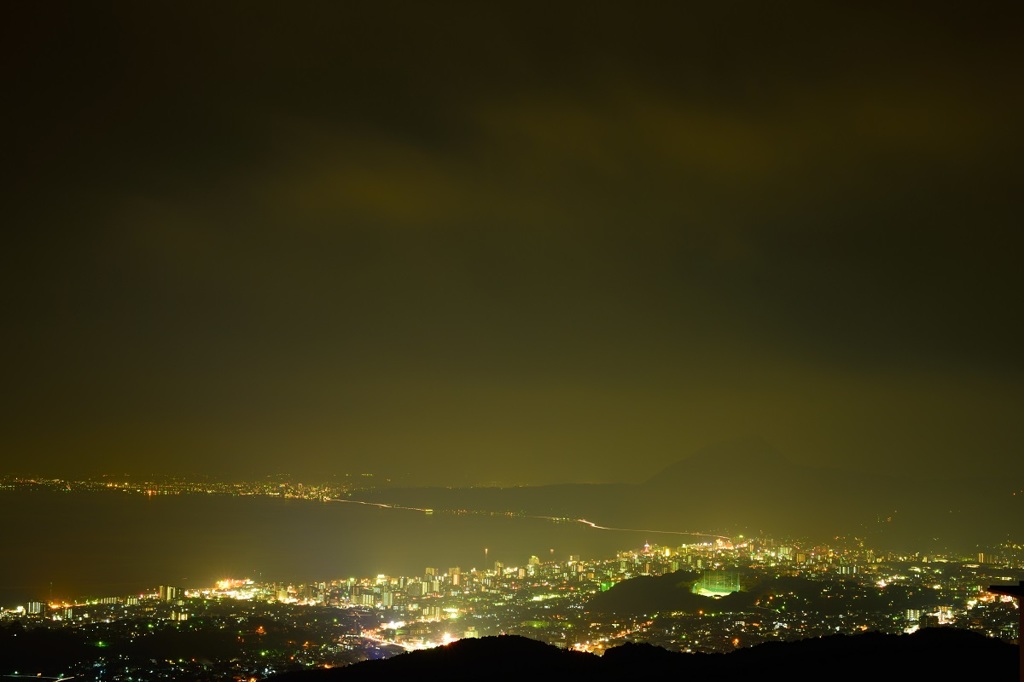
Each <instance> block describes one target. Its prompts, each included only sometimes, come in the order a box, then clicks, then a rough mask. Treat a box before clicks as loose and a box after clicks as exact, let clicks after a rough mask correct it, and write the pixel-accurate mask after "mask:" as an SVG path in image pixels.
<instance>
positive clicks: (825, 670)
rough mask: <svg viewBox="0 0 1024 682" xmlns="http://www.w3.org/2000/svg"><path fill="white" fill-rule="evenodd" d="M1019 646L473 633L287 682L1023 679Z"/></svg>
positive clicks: (961, 641) (964, 640) (870, 638)
mask: <svg viewBox="0 0 1024 682" xmlns="http://www.w3.org/2000/svg"><path fill="white" fill-rule="evenodd" d="M1017 665H1018V664H1017V647H1015V646H1013V645H1012V644H1008V643H1006V642H1003V641H1000V640H996V639H990V638H986V637H984V636H983V635H979V634H976V633H971V632H966V631H963V630H954V629H949V628H934V629H926V630H921V631H919V632H917V633H914V634H913V635H887V634H880V633H866V634H863V635H855V636H846V635H835V636H832V637H825V638H821V639H809V640H803V641H800V642H790V643H775V642H773V643H769V644H763V645H760V646H756V647H752V648H749V649H740V650H737V651H735V652H733V653H729V654H684V653H672V652H669V651H667V650H665V649H661V648H658V647H654V646H651V645H648V644H625V645H623V646H620V647H616V648H614V649H610V650H608V651H607V652H606V653H605V654H604V656H601V657H598V656H594V655H592V654H585V653H580V652H576V651H568V650H564V649H559V648H557V647H554V646H550V645H547V644H542V643H540V642H536V641H533V640H530V639H526V638H523V637H514V636H502V637H484V638H483V639H464V640H460V641H458V642H455V643H453V644H451V645H449V646H447V647H441V648H437V649H430V650H426V651H418V652H413V653H408V654H402V655H399V656H395V657H393V658H390V659H387V660H381V661H366V662H363V663H357V664H355V665H352V666H349V667H345V668H335V669H332V670H320V671H303V672H296V673H288V674H284V675H281V676H277V677H274V678H272V679H274V680H277V681H279V682H318V681H323V682H327V681H328V680H339V681H346V682H347V681H349V680H393V679H409V680H524V679H579V680H624V679H656V678H654V677H653V676H667V677H664V678H661V679H679V680H698V679H713V680H720V681H722V682H731V681H733V680H736V681H739V680H743V681H748V680H752V679H765V678H771V677H775V676H781V677H784V678H785V679H787V680H790V681H791V682H799V681H800V680H808V681H811V680H813V681H815V682H820V681H821V680H829V681H840V682H842V681H845V680H849V681H850V682H854V681H857V682H861V681H862V680H864V679H871V680H876V681H879V682H881V681H886V680H893V681H897V680H899V681H904V680H911V679H919V680H932V681H935V682H943V681H946V680H948V681H950V682H953V681H956V682H963V681H965V680H989V681H992V682H997V681H999V680H1005V681H1006V682H1010V681H1012V680H1015V679H1017V673H1018V670H1017Z"/></svg>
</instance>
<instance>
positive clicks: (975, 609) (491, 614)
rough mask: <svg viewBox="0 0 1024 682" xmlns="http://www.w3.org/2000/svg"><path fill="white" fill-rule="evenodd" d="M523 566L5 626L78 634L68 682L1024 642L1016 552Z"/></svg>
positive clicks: (268, 585) (657, 555)
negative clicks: (463, 650)
mask: <svg viewBox="0 0 1024 682" xmlns="http://www.w3.org/2000/svg"><path fill="white" fill-rule="evenodd" d="M524 559H525V560H524V561H523V563H522V564H521V565H517V566H506V565H502V564H501V563H500V562H496V563H494V564H493V565H490V566H487V567H485V568H461V567H448V568H444V569H442V568H438V567H427V568H425V569H424V570H423V572H422V573H421V574H419V575H413V576H398V577H396V576H387V575H377V576H372V577H363V578H347V579H336V580H319V581H310V582H307V583H301V584H294V583H273V582H256V581H253V580H250V579H226V580H223V581H221V582H219V583H218V584H216V585H213V586H211V587H209V588H205V589H196V590H180V589H178V588H176V587H174V586H170V585H165V586H162V587H160V588H159V589H158V590H154V591H153V592H152V593H151V594H145V595H134V596H129V597H107V598H104V599H91V600H82V601H81V603H76V604H44V603H41V602H38V601H36V602H30V603H28V604H26V605H23V606H19V607H17V608H14V609H7V610H4V611H3V612H2V613H0V625H2V626H4V627H5V628H8V629H9V628H11V627H14V626H15V625H16V626H17V627H19V628H25V629H26V630H27V631H28V632H31V631H32V630H33V629H41V628H49V629H54V628H58V629H62V630H66V631H69V632H72V633H75V634H76V635H77V636H80V637H81V638H82V639H83V641H86V642H89V643H90V645H91V646H92V647H93V648H92V649H90V651H91V652H92V656H91V657H90V658H88V660H83V661H81V662H79V663H78V664H76V665H75V666H72V667H69V668H67V669H66V670H61V671H57V672H59V674H63V675H71V674H74V675H76V676H78V677H79V678H80V679H96V680H99V679H132V680H151V679H167V678H169V677H178V678H184V677H188V678H189V679H230V678H232V677H234V678H237V679H248V678H251V677H255V678H260V677H263V676H266V675H269V674H272V673H274V672H281V671H284V670H290V669H300V668H307V667H313V666H334V665H345V664H348V663H351V662H354V661H358V660H364V659H367V658H375V657H383V656H389V655H393V654H394V653H397V652H401V651H404V650H410V649H418V648H425V647H432V646H437V645H440V644H444V643H446V642H450V641H453V640H455V639H459V638H464V637H481V636H488V635H497V634H517V635H524V636H527V637H530V638H533V639H537V640H541V641H545V642H548V643H552V644H555V645H558V646H562V647H567V648H574V649H578V650H582V651H590V652H595V653H601V652H602V651H604V650H606V649H608V648H610V647H614V646H617V645H619V644H622V643H624V642H627V641H632V642H649V643H651V644H655V645H658V646H662V647H665V648H667V649H670V650H675V651H691V652H725V651H731V650H734V649H736V648H738V647H745V646H753V645H756V644H759V643H762V642H767V641H783V640H796V639H805V638H808V637H817V636H823V635H829V634H836V633H849V634H854V633H859V632H864V631H882V632H911V631H913V630H915V629H917V628H921V627H931V626H943V625H950V626H955V627H959V628H965V629H972V630H976V631H979V632H983V633H985V634H986V635H989V636H992V637H999V638H1003V639H1008V640H1015V639H1016V638H1017V636H1018V635H1017V618H1016V609H1015V606H1014V604H1013V602H1012V600H1011V599H1009V598H1008V597H1004V596H999V595H995V594H992V593H990V592H988V591H987V586H988V585H991V584H998V583H1013V582H1016V581H1017V580H1020V578H1021V575H1022V572H1024V548H1022V547H1020V546H1015V545H1009V544H1007V545H1004V546H1002V547H999V548H996V549H995V550H989V551H987V552H986V553H985V554H984V556H980V555H979V556H972V557H962V556H941V555H935V556H925V555H921V554H913V555H899V554H891V553H882V552H877V551H874V550H872V549H870V548H866V547H864V546H863V544H862V543H861V542H858V541H856V540H844V539H836V540H835V541H834V542H832V543H830V544H829V545H824V544H807V543H802V542H795V541H776V540H772V539H770V538H737V539H734V540H733V541H731V542H729V541H724V540H717V541H714V542H708V543H701V544H690V545H684V546H678V547H662V546H649V545H648V546H644V547H642V548H638V549H636V550H631V551H624V552H620V553H618V554H617V555H616V556H614V557H605V558H599V559H582V558H581V557H579V556H569V557H567V558H566V559H564V560H552V559H550V558H547V560H542V559H541V558H540V557H536V556H531V557H525V558H524ZM667 574H674V575H673V576H672V578H671V580H670V581H667V582H666V584H669V585H670V586H671V585H678V586H679V589H680V590H682V591H683V592H687V593H689V594H688V596H686V597H682V596H680V595H676V596H679V599H680V601H678V602H672V601H671V600H667V601H665V602H664V605H663V606H657V607H644V608H630V606H629V605H628V604H626V605H625V606H623V605H622V604H621V603H620V602H611V603H613V604H616V606H614V607H613V608H609V607H608V606H607V604H608V603H609V602H608V601H607V599H606V598H607V597H610V596H613V595H614V594H616V593H613V592H612V591H613V590H614V589H615V587H616V586H617V585H618V584H620V583H623V582H624V581H629V580H632V579H635V578H657V577H659V576H665V575H667ZM648 582H649V583H651V584H653V583H654V582H655V581H648ZM605 593H611V594H607V595H606V594H605ZM602 603H604V604H605V606H600V604H602ZM13 672H14V671H0V673H3V674H12V673H13ZM17 672H18V673H19V674H23V673H31V674H35V673H36V672H41V671H17Z"/></svg>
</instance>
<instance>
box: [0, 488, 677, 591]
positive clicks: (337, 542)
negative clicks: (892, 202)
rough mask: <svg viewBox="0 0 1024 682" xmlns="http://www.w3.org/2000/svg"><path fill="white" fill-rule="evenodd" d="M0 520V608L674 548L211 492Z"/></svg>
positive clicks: (24, 498) (619, 534)
mask: <svg viewBox="0 0 1024 682" xmlns="http://www.w3.org/2000/svg"><path fill="white" fill-rule="evenodd" d="M0 514H2V516H0V518H3V519H5V520H6V522H5V523H4V534H3V544H2V547H0V606H12V605H14V604H20V603H24V602H25V601H27V600H30V599H39V600H42V601H46V600H48V599H49V598H51V596H52V598H53V599H68V600H72V599H75V598H78V597H83V596H95V597H99V596H119V595H127V594H137V593H140V592H142V591H145V590H147V589H153V588H156V587H157V586H158V585H161V584H169V585H175V586H177V587H180V588H184V589H187V588H192V587H205V586H209V585H212V584H213V583H214V582H215V581H216V580H218V579H221V578H224V577H238V578H241V577H250V578H254V579H262V580H266V581H282V582H295V583H298V582H307V581H313V580H317V581H319V580H330V579H332V578H344V577H350V576H359V577H361V576H372V575H376V574H379V573H384V574H388V575H421V574H422V573H423V570H424V568H426V567H427V566H432V567H436V568H438V569H441V570H442V571H444V570H447V569H448V568H450V567H453V566H459V567H460V568H462V569H463V570H464V571H465V570H470V569H472V568H484V567H492V566H493V563H494V562H495V561H500V562H502V563H503V564H505V565H507V566H512V565H525V564H526V562H527V560H528V559H529V557H530V555H537V556H538V557H540V558H541V560H545V561H546V560H549V559H555V560H560V561H564V560H566V559H567V558H568V557H569V555H570V554H578V555H580V556H581V557H582V558H584V559H587V558H597V557H603V556H612V555H614V553H615V551H617V550H624V549H631V548H639V547H641V546H642V545H643V544H644V542H645V541H650V542H652V543H654V542H662V543H665V544H671V543H676V542H681V541H683V540H682V539H678V540H677V539H672V538H667V537H660V538H656V537H652V536H650V535H648V534H645V533H642V532H631V531H616V532H608V531H600V530H595V529H593V528H590V527H588V526H586V525H583V524H579V523H552V522H550V521H545V520H542V519H536V518H517V517H507V516H488V515H473V514H469V515H453V514H447V513H444V512H443V511H441V510H435V512H434V513H433V514H425V513H423V512H419V511H412V510H408V509H382V508H379V507H372V506H365V505H352V504H336V503H324V502H312V501H305V500H280V499H272V498H263V497H227V496H217V495H178V496H156V497H147V496H142V495H132V494H121V493H78V492H70V493H58V492H52V491H16V492H8V491H5V492H3V493H0ZM552 550H553V551H552ZM51 584H52V588H51ZM51 590H52V591H51Z"/></svg>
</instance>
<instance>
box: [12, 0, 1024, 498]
mask: <svg viewBox="0 0 1024 682" xmlns="http://www.w3.org/2000/svg"><path fill="white" fill-rule="evenodd" d="M951 4H952V3H951ZM1021 8H1022V5H1021V4H1020V3H1010V2H1007V3H1003V4H987V5H986V4H984V3H957V4H956V6H954V7H951V8H947V7H946V6H944V5H943V4H942V3H908V4H899V3H865V2H850V3H831V2H809V3H795V2H779V3H769V2H708V3H698V2H671V3H655V2H647V3H625V2H620V3H600V2H579V3H570V2H558V3H550V2H543V3H535V4H531V3H526V2H514V3H512V2H510V3H492V2H465V3H442V2H383V1H380V0H374V1H372V2H358V3H357V2H330V3H325V4H317V3H292V2H287V3H286V2H277V3H261V2H199V3H184V2H174V3H159V2H149V1H147V2H131V3H127V2H126V3H100V2H91V3H86V2H72V3H66V4H59V3H52V2H20V3H19V2H8V3H4V4H3V6H2V8H0V51H2V54H0V57H2V59H0V74H2V76H0V83H2V87H3V94H2V100H0V101H2V106H0V122H2V125H3V135H2V142H0V144H2V145H3V146H2V150H0V151H2V159H3V162H2V163H0V169H2V173H3V178H2V185H0V186H2V190H0V191H2V192H3V199H2V203H0V215H2V216H3V218H2V221H3V224H4V225H5V228H6V229H5V230H4V233H5V236H4V238H3V243H2V247H0V259H2V267H0V296H2V303H3V311H4V314H3V323H2V324H3V328H2V335H0V344H2V347H0V349H2V353H3V359H4V361H3V392H2V396H3V397H2V401H3V402H2V405H0V420H2V427H0V453H2V458H3V460H2V461H3V465H2V467H3V470H2V471H0V473H41V474H46V475H56V476H79V475H93V474H100V473H110V472H130V473H137V474H149V473H161V474H162V473H175V474H215V475H220V476H227V477H229V478H252V477H255V476H262V475H264V474H268V473H274V472H288V473H291V474H294V475H296V476H299V477H303V478H306V479H313V478H324V477H327V476H329V475H332V474H343V473H346V472H363V471H375V472H379V473H384V474H389V475H392V476H404V477H406V480H407V481H408V482H421V483H445V484H467V483H504V484H522V483H541V482H556V481H570V480H578V481H616V480H621V481H638V480H642V479H645V478H647V477H648V476H649V475H651V474H652V473H653V472H655V471H656V470H657V469H658V468H660V467H662V466H664V465H666V464H668V463H670V462H673V461H675V460H678V459H681V458H683V457H686V456H688V455H690V454H691V453H693V452H694V451H696V450H698V449H700V448H701V447H704V446H708V445H711V444H714V443H717V442H720V441H724V440H729V439H732V438H736V437H745V436H751V435H757V436H760V437H763V438H764V439H765V440H766V441H768V442H769V443H771V444H772V445H773V446H775V448H777V449H778V450H779V451H780V452H782V453H783V454H785V455H786V456H787V457H789V458H790V459H791V460H792V461H794V462H797V463H803V464H815V465H823V466H843V467H849V468H851V469H857V470H868V469H877V468H886V469H890V470H892V471H894V472H898V473H901V474H902V473H910V472H915V471H920V470H922V469H924V468H927V469H928V470H930V471H932V472H945V473H948V474H949V475H953V476H982V477H983V476H986V475H989V474H988V473H987V470H988V468H989V467H992V466H996V465H1009V466H1012V465H1015V464H1019V462H1020V457H1021V453H1022V448H1024V425H1022V419H1024V391H1022V387H1024V383H1022V379H1024V361H1022V358H1024V317H1022V312H1024V306H1022V301H1021V298H1022V292H1024V277H1022V272H1024V270H1022V254H1024V237H1022V235H1021V216H1022V208H1024V173H1022V170H1021V164H1022V158H1024V134H1022V130H1021V129H1022V122H1024V80H1022V74H1024V68H1022V67H1024V40H1022V39H1021V26H1022V25H1024V23H1022V18H1024V17H1022V14H1024V12H1022V10H1021Z"/></svg>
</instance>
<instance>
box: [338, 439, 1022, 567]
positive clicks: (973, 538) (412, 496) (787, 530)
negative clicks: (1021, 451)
mask: <svg viewBox="0 0 1024 682" xmlns="http://www.w3.org/2000/svg"><path fill="white" fill-rule="evenodd" d="M1022 478H1024V476H1022ZM1019 483H1020V482H1017V485H1016V486H1015V485H1014V483H1013V482H1010V483H1006V484H1002V483H1001V484H1000V485H1001V488H1005V490H1003V489H1001V488H1000V489H997V490H995V491H994V490H993V488H992V486H993V483H992V482H986V483H985V484H984V485H982V484H981V483H980V482H970V481H964V480H958V481H957V480H949V479H942V478H934V477H932V476H931V475H930V474H929V473H928V472H922V475H921V476H920V477H918V478H901V477H897V476H893V475H891V474H889V473H887V472H885V471H878V472H873V473H860V472H851V471H843V470H839V469H830V468H822V467H810V466H805V465H801V464H796V463H794V462H792V461H790V460H789V459H787V458H786V457H785V456H783V455H782V454H781V453H779V452H778V451H777V450H776V449H775V448H773V447H772V446H771V445H769V444H768V443H766V442H765V441H764V440H762V439H760V438H756V437H751V438H744V439H739V440H734V441H729V442H725V443H720V444H716V445H712V446H710V447H707V448H705V449H703V450H700V451H698V452H695V453H693V454H692V455H690V456H688V457H685V458H683V459H680V460H679V461H677V462H675V463H673V464H671V465H669V466H667V467H665V468H664V469H662V470H661V471H659V472H652V475H651V476H650V477H649V478H648V479H647V480H646V481H644V482H643V483H640V484H625V483H622V484H562V485H547V486H527V487H518V488H406V489H388V490H378V491H363V492H360V493H356V494H354V495H353V499H360V500H366V501H377V502H394V503H398V504H406V505H410V506H415V507H431V508H452V509H457V508H463V509H477V510H490V511H514V512H523V513H526V514H535V515H544V516H556V517H569V518H574V519H575V518H581V517H582V518H587V519H590V520H592V521H596V522H598V523H600V524H602V525H608V526H618V527H634V528H655V529H660V530H685V531H694V530H699V531H705V532H718V533H722V534H729V533H737V532H739V533H745V534H752V533H758V532H765V533H769V534H773V535H777V536H778V535H788V536H805V537H810V538H820V539H824V538H831V537H834V536H836V535H855V536H857V537H861V538H865V539H867V540H868V541H869V542H871V543H872V545H873V546H875V547H877V548H880V549H888V548H892V549H907V548H910V549H917V550H922V551H931V550H932V549H935V548H945V547H957V548H960V549H964V550H969V549H971V548H973V547H975V546H976V545H977V544H978V543H986V542H991V543H994V542H998V541H999V540H1003V539H1005V538H1006V537H1007V535H1008V534H1009V533H1012V532H1015V531H1016V530H1017V529H1016V528H1014V527H1013V523H1012V520H1013V519H1019V518H1024V496H1017V497H1013V496H1012V495H1011V494H1010V492H1011V491H1012V490H1013V489H1014V487H1020V486H1019Z"/></svg>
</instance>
